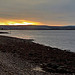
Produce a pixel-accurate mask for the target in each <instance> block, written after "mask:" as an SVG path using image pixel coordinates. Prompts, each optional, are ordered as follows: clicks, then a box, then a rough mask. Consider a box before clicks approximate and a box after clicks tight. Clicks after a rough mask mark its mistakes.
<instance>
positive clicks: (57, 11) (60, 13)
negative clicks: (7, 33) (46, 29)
mask: <svg viewBox="0 0 75 75" xmlns="http://www.w3.org/2000/svg"><path fill="white" fill-rule="evenodd" d="M4 22H6V24H8V22H11V24H14V22H15V23H16V24H18V23H23V24H24V23H25V24H39V25H41V24H42V25H50V26H60V25H63V26H64V25H75V0H0V24H2V23H3V24H4Z"/></svg>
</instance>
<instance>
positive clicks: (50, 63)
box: [0, 36, 75, 75]
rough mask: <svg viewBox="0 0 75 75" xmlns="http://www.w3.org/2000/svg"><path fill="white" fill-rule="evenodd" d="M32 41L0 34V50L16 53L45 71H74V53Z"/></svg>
mask: <svg viewBox="0 0 75 75" xmlns="http://www.w3.org/2000/svg"><path fill="white" fill-rule="evenodd" d="M32 41H33V40H30V39H29V40H26V39H19V38H15V37H8V36H0V51H2V52H4V53H6V52H8V53H13V54H15V53H17V54H18V55H19V56H20V58H22V59H25V60H28V61H29V62H30V63H35V64H36V65H38V66H40V67H41V68H42V69H43V70H44V71H46V72H51V73H62V75H63V73H70V74H72V73H75V53H73V52H69V51H67V50H61V49H58V48H52V47H49V46H44V45H41V44H38V43H34V42H32ZM59 75H60V74H59ZM68 75H69V74H68Z"/></svg>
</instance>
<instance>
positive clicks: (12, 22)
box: [0, 19, 43, 25]
mask: <svg viewBox="0 0 75 75" xmlns="http://www.w3.org/2000/svg"><path fill="white" fill-rule="evenodd" d="M0 25H43V23H40V22H33V21H27V20H6V19H0Z"/></svg>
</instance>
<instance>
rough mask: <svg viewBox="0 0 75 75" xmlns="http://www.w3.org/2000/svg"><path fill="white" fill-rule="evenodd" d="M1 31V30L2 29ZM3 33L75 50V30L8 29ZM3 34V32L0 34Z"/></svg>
mask: <svg viewBox="0 0 75 75" xmlns="http://www.w3.org/2000/svg"><path fill="white" fill-rule="evenodd" d="M0 31H1V30H0ZM6 31H8V32H10V33H11V34H3V35H7V36H13V37H18V38H23V39H34V40H35V42H38V43H41V44H45V45H48V46H52V47H57V48H60V49H67V50H71V51H73V52H75V30H11V31H10V30H6ZM0 35H2V34H0Z"/></svg>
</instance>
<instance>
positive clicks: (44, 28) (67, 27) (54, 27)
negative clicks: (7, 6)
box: [0, 25, 75, 30]
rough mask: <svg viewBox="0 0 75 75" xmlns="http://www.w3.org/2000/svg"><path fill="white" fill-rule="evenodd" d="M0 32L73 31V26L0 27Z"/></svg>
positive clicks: (74, 27) (74, 28)
mask: <svg viewBox="0 0 75 75" xmlns="http://www.w3.org/2000/svg"><path fill="white" fill-rule="evenodd" d="M0 30H75V26H46V25H41V26H39V25H16V26H15V25H0Z"/></svg>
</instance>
